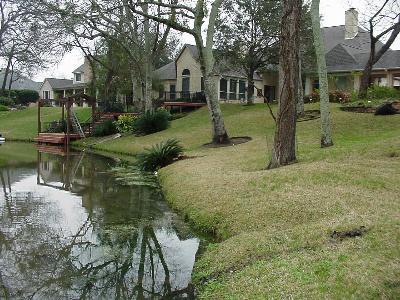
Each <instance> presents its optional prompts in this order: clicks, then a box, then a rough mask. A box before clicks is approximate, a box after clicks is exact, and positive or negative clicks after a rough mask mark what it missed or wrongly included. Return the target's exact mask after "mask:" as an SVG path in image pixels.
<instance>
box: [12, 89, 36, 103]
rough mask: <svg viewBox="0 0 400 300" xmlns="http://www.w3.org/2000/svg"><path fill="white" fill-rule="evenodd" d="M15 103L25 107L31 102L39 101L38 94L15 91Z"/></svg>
mask: <svg viewBox="0 0 400 300" xmlns="http://www.w3.org/2000/svg"><path fill="white" fill-rule="evenodd" d="M16 96H17V97H16V103H17V104H22V105H27V104H29V103H31V102H36V101H37V100H38V99H39V93H38V92H37V91H33V90H20V91H16Z"/></svg>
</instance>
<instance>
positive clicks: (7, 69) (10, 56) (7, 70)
mask: <svg viewBox="0 0 400 300" xmlns="http://www.w3.org/2000/svg"><path fill="white" fill-rule="evenodd" d="M13 52H14V46H13V47H12V49H11V51H10V53H9V55H8V61H7V67H6V70H5V73H4V79H3V85H2V87H1V93H2V94H3V95H5V91H6V86H7V79H8V74H9V73H10V67H11V63H12V58H13Z"/></svg>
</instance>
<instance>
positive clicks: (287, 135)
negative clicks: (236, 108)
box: [268, 0, 302, 169]
mask: <svg viewBox="0 0 400 300" xmlns="http://www.w3.org/2000/svg"><path fill="white" fill-rule="evenodd" d="M301 10H302V0H283V1H282V15H281V23H280V31H281V34H280V46H279V50H280V51H279V63H280V69H281V70H282V72H280V73H281V74H282V75H283V77H282V79H281V82H282V85H281V86H280V87H279V89H280V94H279V106H278V114H277V119H276V129H275V138H274V145H273V149H272V157H271V161H270V163H269V165H268V169H273V168H277V167H280V166H283V165H288V164H290V163H293V162H295V161H296V103H297V97H298V85H299V40H300V19H301Z"/></svg>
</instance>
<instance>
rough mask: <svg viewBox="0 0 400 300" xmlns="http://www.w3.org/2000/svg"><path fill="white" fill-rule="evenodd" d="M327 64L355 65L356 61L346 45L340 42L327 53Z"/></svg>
mask: <svg viewBox="0 0 400 300" xmlns="http://www.w3.org/2000/svg"><path fill="white" fill-rule="evenodd" d="M325 57H326V65H327V66H336V65H353V64H355V63H356V61H355V59H354V58H353V57H352V56H351V55H350V54H349V52H347V51H346V50H345V49H344V47H343V46H342V45H341V44H339V45H337V46H335V47H334V48H333V49H332V50H331V51H329V52H328V53H327V54H326V56H325Z"/></svg>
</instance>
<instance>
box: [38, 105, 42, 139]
mask: <svg viewBox="0 0 400 300" xmlns="http://www.w3.org/2000/svg"><path fill="white" fill-rule="evenodd" d="M40 105H41V104H40V99H38V102H37V106H38V135H39V133H40V132H41V131H42V124H41V123H40Z"/></svg>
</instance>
